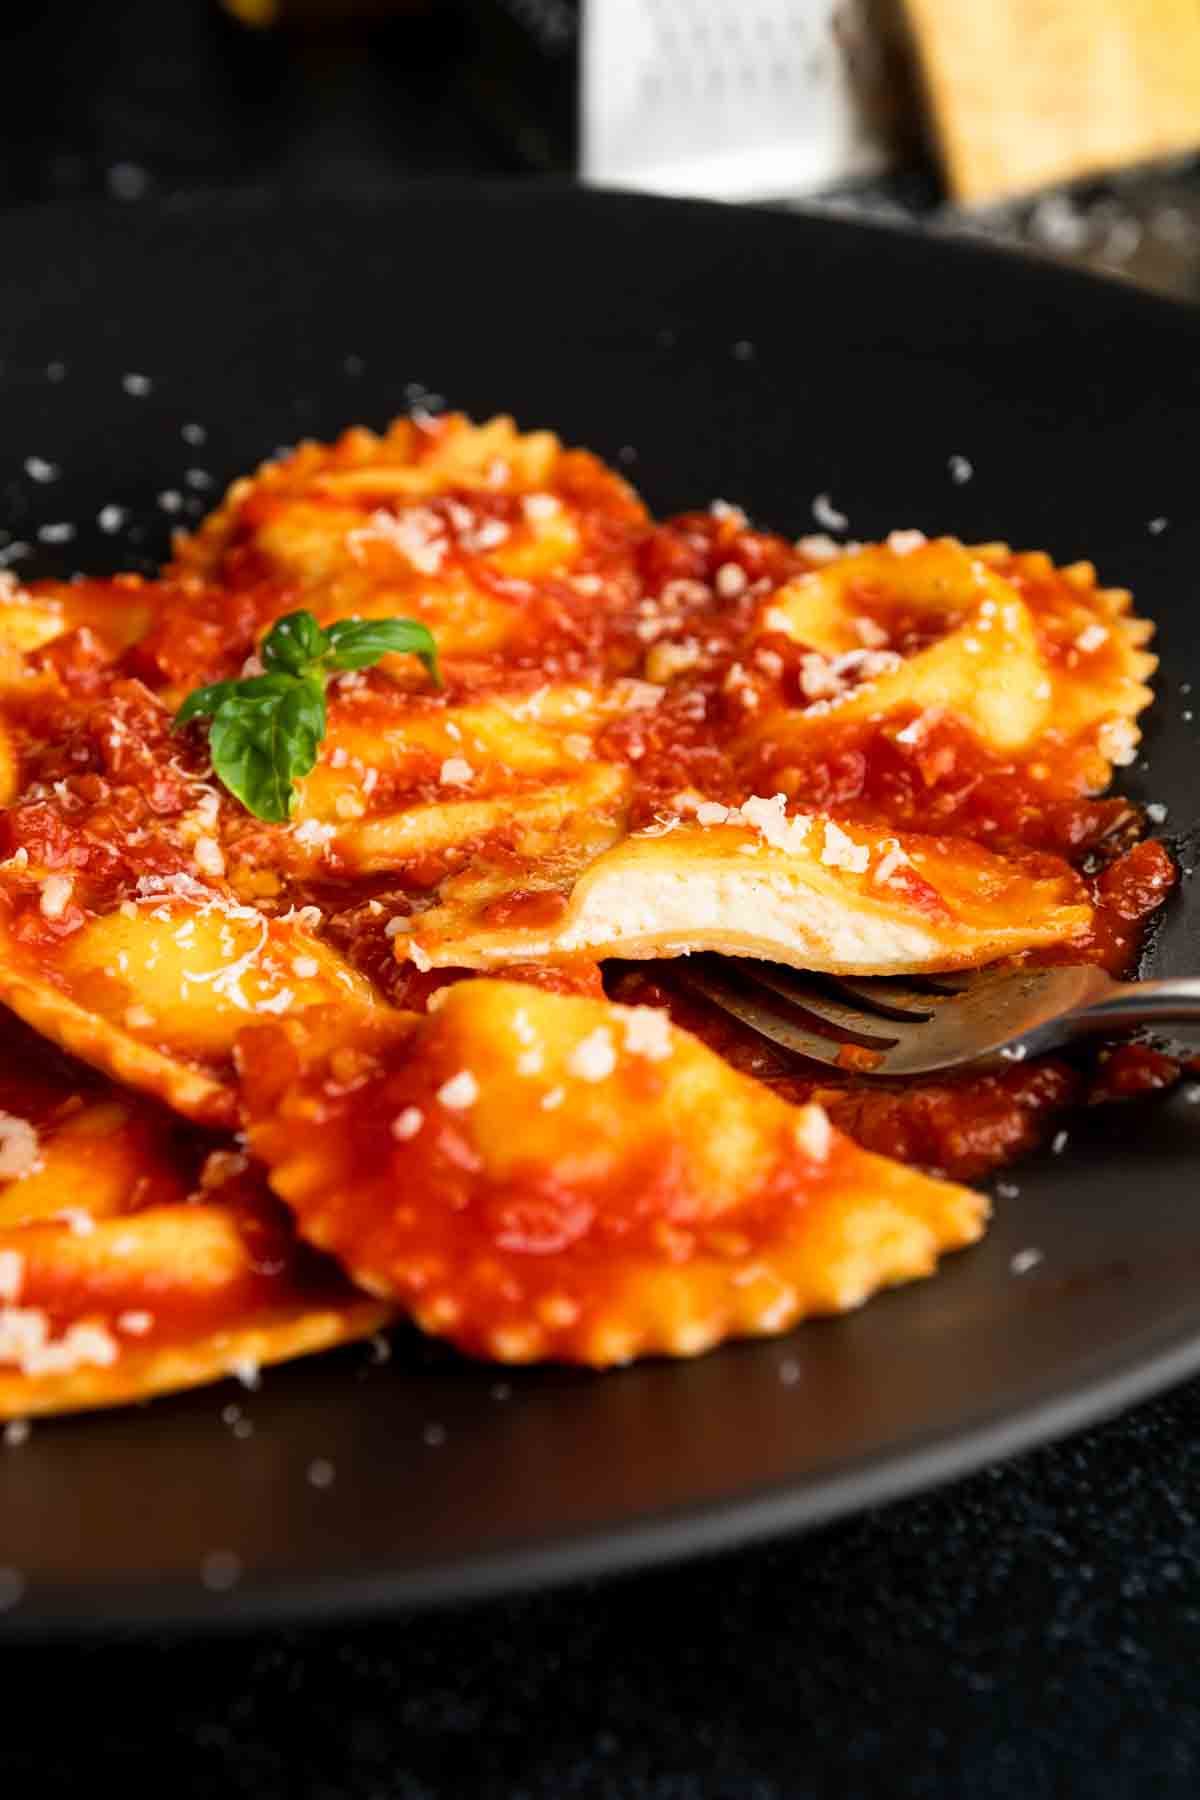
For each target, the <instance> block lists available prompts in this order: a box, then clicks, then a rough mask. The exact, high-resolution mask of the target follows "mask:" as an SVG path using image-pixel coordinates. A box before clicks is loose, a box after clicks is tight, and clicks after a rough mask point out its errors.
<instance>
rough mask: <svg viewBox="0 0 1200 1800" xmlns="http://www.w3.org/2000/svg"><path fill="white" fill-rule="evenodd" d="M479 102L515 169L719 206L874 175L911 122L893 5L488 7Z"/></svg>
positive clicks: (683, 0)
mask: <svg viewBox="0 0 1200 1800" xmlns="http://www.w3.org/2000/svg"><path fill="white" fill-rule="evenodd" d="M474 20H475V27H476V50H475V56H474V60H473V65H472V70H471V85H472V88H473V90H474V94H475V98H476V100H477V102H478V103H479V104H481V105H482V106H483V107H484V108H485V110H486V111H487V112H488V114H489V115H490V117H491V119H492V121H493V123H495V124H498V125H500V126H502V128H503V129H504V131H505V134H506V136H507V137H508V139H509V141H510V143H511V144H513V145H514V146H515V147H516V148H517V149H518V151H519V153H520V154H521V155H522V158H523V159H524V160H527V161H531V162H534V163H537V164H540V165H541V166H550V167H557V168H564V167H566V168H570V169H572V170H573V171H574V172H575V173H577V174H579V175H580V176H582V177H583V179H584V180H587V181H593V182H597V183H604V184H608V185H612V186H620V187H628V188H641V189H645V190H649V191H652V192H657V193H665V194H690V195H699V196H708V197H711V198H718V199H726V200H741V199H753V198H766V197H785V196H788V195H800V194H805V193H811V192H814V191H816V190H818V189H822V188H830V187H835V186H837V185H838V184H839V183H841V182H845V181H852V180H855V179H858V178H861V177H864V176H868V175H873V174H877V173H879V172H880V171H881V170H883V169H885V168H887V167H889V166H891V165H892V164H893V163H894V162H896V161H897V160H898V159H899V152H900V146H901V142H902V137H903V133H904V131H905V129H906V128H907V126H908V123H909V120H910V118H911V109H910V105H909V98H910V84H909V79H908V71H907V60H908V59H907V54H906V51H905V48H904V45H903V42H902V39H901V37H900V33H899V28H898V25H897V23H896V19H895V15H894V12H893V8H892V5H891V3H890V0H574V3H573V0H484V3H482V4H481V5H480V6H479V8H478V10H477V11H476V12H475V13H474Z"/></svg>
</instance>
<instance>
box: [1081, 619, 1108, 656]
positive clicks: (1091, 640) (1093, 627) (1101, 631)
mask: <svg viewBox="0 0 1200 1800" xmlns="http://www.w3.org/2000/svg"><path fill="white" fill-rule="evenodd" d="M1107 642H1108V627H1107V625H1101V624H1099V622H1098V621H1093V622H1092V624H1090V625H1085V626H1084V628H1083V630H1082V631H1081V632H1080V633H1079V636H1078V637H1077V638H1076V639H1075V648H1076V649H1077V650H1081V651H1082V652H1083V654H1084V655H1085V656H1090V655H1091V653H1092V651H1093V650H1099V649H1100V647H1101V645H1103V644H1107Z"/></svg>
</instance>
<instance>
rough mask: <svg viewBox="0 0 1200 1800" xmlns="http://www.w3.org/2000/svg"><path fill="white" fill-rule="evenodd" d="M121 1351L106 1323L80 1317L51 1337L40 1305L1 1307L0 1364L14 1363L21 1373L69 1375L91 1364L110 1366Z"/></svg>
mask: <svg viewBox="0 0 1200 1800" xmlns="http://www.w3.org/2000/svg"><path fill="white" fill-rule="evenodd" d="M119 1353H120V1346H119V1345H118V1343H117V1340H116V1339H115V1338H114V1337H113V1335H112V1333H111V1331H109V1329H108V1327H107V1326H105V1325H99V1324H93V1323H89V1322H88V1321H87V1320H80V1321H79V1322H78V1323H76V1324H74V1325H70V1326H68V1328H67V1330H66V1331H65V1332H64V1333H63V1335H62V1337H61V1338H55V1339H53V1340H52V1339H51V1337H50V1324H49V1320H48V1319H47V1317H46V1314H45V1313H44V1312H43V1311H42V1310H41V1308H40V1307H36V1306H26V1307H20V1306H0V1363H14V1364H15V1365H16V1367H17V1368H18V1369H20V1371H21V1373H22V1375H67V1374H70V1373H71V1371H72V1370H74V1369H80V1368H83V1367H84V1366H85V1365H89V1364H90V1365H91V1366H93V1367H95V1368H101V1369H106V1368H111V1366H112V1364H113V1363H115V1362H116V1360H117V1357H118V1355H119Z"/></svg>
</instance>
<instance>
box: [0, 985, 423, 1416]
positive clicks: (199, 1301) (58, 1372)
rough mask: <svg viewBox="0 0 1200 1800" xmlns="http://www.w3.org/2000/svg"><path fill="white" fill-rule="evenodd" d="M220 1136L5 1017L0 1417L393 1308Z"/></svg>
mask: <svg viewBox="0 0 1200 1800" xmlns="http://www.w3.org/2000/svg"><path fill="white" fill-rule="evenodd" d="M217 1144H219V1140H214V1139H213V1138H212V1137H211V1136H210V1135H209V1134H207V1133H202V1132H199V1131H197V1130H196V1129H195V1128H194V1127H192V1126H190V1125H188V1124H186V1123H184V1122H183V1121H181V1120H179V1119H177V1118H175V1117H173V1115H172V1114H170V1113H168V1112H165V1111H164V1110H163V1109H162V1108H161V1107H159V1106H157V1105H156V1104H155V1103H154V1102H153V1101H151V1100H147V1099H145V1098H143V1097H142V1096H141V1095H138V1094H131V1093H128V1092H124V1091H122V1090H121V1089H120V1088H117V1087H114V1086H113V1085H112V1084H111V1083H110V1082H108V1081H106V1080H104V1078H103V1077H100V1076H97V1075H95V1074H93V1072H92V1071H91V1070H90V1069H87V1068H85V1067H82V1066H80V1065H76V1064H72V1063H70V1062H69V1061H68V1059H67V1058H65V1057H63V1056H61V1055H60V1054H59V1052H58V1051H57V1050H55V1049H54V1048H53V1047H52V1046H51V1045H50V1044H48V1043H46V1042H44V1041H42V1040H40V1039H38V1038H37V1037H35V1036H34V1034H33V1033H32V1032H29V1031H27V1030H26V1028H25V1027H24V1026H23V1025H21V1024H20V1023H19V1021H17V1020H16V1019H14V1018H13V1017H12V1016H11V1014H6V1015H4V1016H3V1017H0V1418H21V1417H24V1416H27V1415H33V1414H40V1413H47V1412H62V1411H71V1410H74V1409H76V1408H80V1407H92V1406H111V1405H116V1404H118V1403H121V1402H125V1401H130V1400H141V1399H145V1398H147V1397H149V1396H150V1395H152V1394H157V1393H164V1392H169V1391H172V1390H174V1389H176V1388H183V1387H193V1386H196V1385H197V1384H199V1383H201V1382H206V1381H215V1380H219V1379H220V1378H221V1377H222V1376H224V1375H228V1374H231V1373H234V1374H240V1375H241V1376H242V1377H243V1378H244V1379H248V1380H249V1379H253V1378H254V1371H255V1369H256V1368H257V1367H258V1365H260V1364H265V1363H271V1362H279V1361H283V1360H286V1359H287V1358H289V1357H292V1356H298V1355H301V1354H303V1353H305V1352H306V1351H309V1350H319V1349H324V1348H325V1347H327V1346H329V1345H332V1344H336V1343H341V1342H345V1341H348V1340H349V1339H351V1338H354V1337H360V1336H362V1335H363V1334H364V1333H369V1332H371V1331H375V1330H377V1329H378V1328H379V1327H380V1326H381V1325H382V1324H384V1323H386V1322H387V1321H388V1319H389V1318H390V1316H391V1309H390V1308H388V1307H386V1306H382V1305H381V1304H380V1303H379V1302H378V1301H376V1300H372V1299H369V1298H367V1297H366V1296H365V1295H363V1294H360V1293H357V1292H356V1291H355V1290H354V1289H353V1288H352V1287H351V1286H350V1284H349V1282H348V1281H347V1280H346V1279H345V1277H344V1276H343V1275H342V1274H341V1272H340V1271H339V1270H338V1269H337V1267H336V1266H335V1265H334V1264H332V1263H330V1262H327V1261H326V1260H324V1259H323V1258H320V1257H318V1256H317V1255H316V1254H315V1253H314V1252H313V1251H311V1250H310V1249H308V1248H307V1247H306V1246H304V1245H302V1244H300V1243H299V1242H298V1241H297V1239H296V1237H295V1233H294V1231H293V1230H292V1227H291V1224H290V1222H289V1220H288V1217H287V1214H286V1213H285V1212H284V1210H283V1209H282V1208H281V1207H280V1205H279V1202H278V1201H277V1200H276V1199H275V1197H274V1196H273V1195H272V1194H271V1193H270V1192H269V1190H268V1189H267V1188H266V1186H265V1184H264V1182H263V1179H262V1176H261V1173H260V1172H258V1171H256V1170H254V1169H252V1168H251V1166H250V1164H249V1161H248V1159H247V1157H246V1156H245V1155H244V1154H242V1153H241V1152H240V1151H237V1150H235V1149H234V1148H233V1146H232V1145H228V1146H221V1147H215V1146H216V1145H217Z"/></svg>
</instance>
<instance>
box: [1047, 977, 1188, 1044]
mask: <svg viewBox="0 0 1200 1800" xmlns="http://www.w3.org/2000/svg"><path fill="white" fill-rule="evenodd" d="M1168 1021H1173V1022H1174V1023H1175V1024H1185V1023H1187V1022H1189V1021H1190V1022H1193V1023H1200V977H1196V976H1180V977H1179V978H1178V979H1177V980H1171V981H1122V982H1114V983H1113V985H1112V988H1111V989H1110V991H1109V992H1108V993H1107V994H1105V996H1104V997H1103V999H1100V1000H1094V1001H1093V1002H1092V1003H1091V1005H1090V1006H1081V1007H1080V1008H1079V1009H1078V1011H1076V1012H1075V1013H1073V1014H1072V1016H1071V1029H1072V1031H1103V1030H1105V1029H1106V1028H1107V1027H1108V1026H1110V1025H1154V1024H1157V1023H1160V1022H1161V1023H1162V1024H1166V1023H1167V1022H1168Z"/></svg>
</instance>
